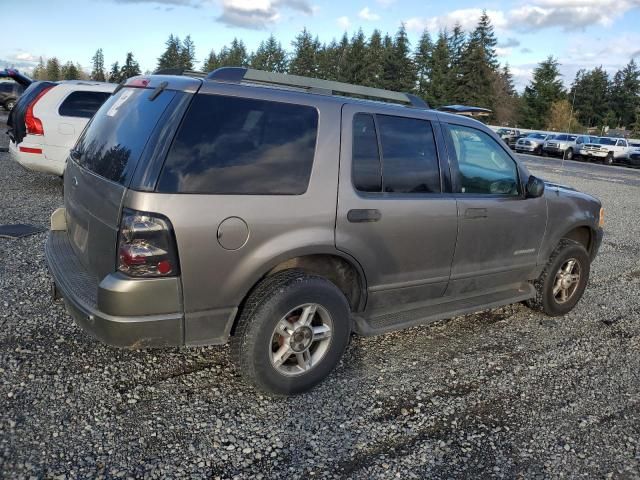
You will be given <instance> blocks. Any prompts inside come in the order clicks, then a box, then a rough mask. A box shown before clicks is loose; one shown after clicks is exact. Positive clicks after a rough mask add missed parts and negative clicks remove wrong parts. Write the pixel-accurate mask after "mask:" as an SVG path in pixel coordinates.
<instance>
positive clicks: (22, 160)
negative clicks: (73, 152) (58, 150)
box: [9, 142, 66, 176]
mask: <svg viewBox="0 0 640 480" xmlns="http://www.w3.org/2000/svg"><path fill="white" fill-rule="evenodd" d="M9 153H10V155H11V158H13V160H15V161H16V162H18V164H20V165H21V166H23V167H24V168H26V169H27V170H31V171H34V172H43V173H51V174H53V175H58V176H61V175H62V174H63V172H64V166H65V163H66V162H64V161H62V162H61V161H58V160H52V159H49V158H47V157H46V155H45V151H44V149H43V147H42V145H39V144H30V143H26V142H22V143H21V144H20V145H16V144H15V143H13V142H9Z"/></svg>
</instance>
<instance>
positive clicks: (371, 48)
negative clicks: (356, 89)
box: [362, 30, 384, 87]
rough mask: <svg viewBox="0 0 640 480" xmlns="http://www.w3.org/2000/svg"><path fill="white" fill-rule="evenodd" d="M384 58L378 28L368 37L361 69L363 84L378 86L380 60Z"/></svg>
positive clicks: (379, 81) (380, 77)
mask: <svg viewBox="0 0 640 480" xmlns="http://www.w3.org/2000/svg"><path fill="white" fill-rule="evenodd" d="M383 58H384V46H383V44H382V34H381V33H380V30H374V31H373V32H372V33H371V37H369V45H368V46H367V51H366V53H365V55H364V68H363V71H362V78H363V82H362V83H363V85H366V86H369V87H380V86H381V79H382V60H383Z"/></svg>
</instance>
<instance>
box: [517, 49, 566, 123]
mask: <svg viewBox="0 0 640 480" xmlns="http://www.w3.org/2000/svg"><path fill="white" fill-rule="evenodd" d="M563 97H564V88H563V86H562V81H561V80H560V71H559V69H558V61H557V60H556V59H555V58H554V57H553V56H549V57H548V58H547V59H546V60H544V61H543V62H541V63H540V64H539V65H538V66H537V67H536V68H535V70H534V71H533V79H532V80H531V82H530V84H529V85H528V86H527V87H526V88H525V90H524V94H523V96H522V98H523V101H524V105H523V109H524V112H523V115H524V118H523V122H524V124H525V125H527V126H529V127H530V128H536V129H538V128H543V127H544V125H545V123H546V120H547V118H548V116H549V112H550V109H551V105H552V103H553V102H555V101H556V100H560V99H562V98H563Z"/></svg>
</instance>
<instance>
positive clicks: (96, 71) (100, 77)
mask: <svg viewBox="0 0 640 480" xmlns="http://www.w3.org/2000/svg"><path fill="white" fill-rule="evenodd" d="M91 63H92V64H93V67H92V69H91V80H95V81H96V82H104V81H106V78H105V75H104V54H103V53H102V49H101V48H99V49H98V50H96V53H95V54H94V55H93V58H92V59H91Z"/></svg>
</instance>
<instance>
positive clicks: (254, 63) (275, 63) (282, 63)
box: [250, 34, 287, 73]
mask: <svg viewBox="0 0 640 480" xmlns="http://www.w3.org/2000/svg"><path fill="white" fill-rule="evenodd" d="M250 64H251V68H257V69H258V70H266V71H268V72H278V73H284V72H286V71H287V52H285V51H284V49H283V48H282V45H281V44H280V42H278V41H277V40H276V37H274V36H273V34H272V35H269V38H268V39H267V41H266V42H264V41H263V42H260V46H259V47H258V49H257V50H256V52H255V54H253V55H252V56H251V62H250Z"/></svg>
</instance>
